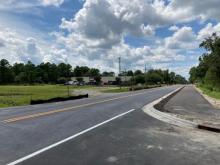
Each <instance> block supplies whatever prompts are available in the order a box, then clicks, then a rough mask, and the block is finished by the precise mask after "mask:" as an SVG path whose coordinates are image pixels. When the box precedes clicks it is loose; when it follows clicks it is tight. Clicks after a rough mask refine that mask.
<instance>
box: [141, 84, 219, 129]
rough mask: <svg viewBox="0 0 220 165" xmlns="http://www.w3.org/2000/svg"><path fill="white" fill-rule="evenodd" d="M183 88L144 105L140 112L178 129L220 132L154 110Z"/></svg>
mask: <svg viewBox="0 0 220 165" xmlns="http://www.w3.org/2000/svg"><path fill="white" fill-rule="evenodd" d="M182 88H183V87H180V88H178V89H176V90H175V91H173V92H171V93H169V94H167V95H165V96H163V97H161V98H159V99H157V100H155V101H153V102H152V103H150V104H147V105H145V106H144V107H143V108H142V110H143V111H144V112H145V113H146V114H148V115H149V116H151V117H154V118H156V119H158V120H161V121H163V122H165V123H169V124H172V125H175V126H179V127H185V128H199V129H203V130H208V131H212V132H220V129H219V128H215V127H210V126H206V125H202V124H199V123H195V122H191V121H188V120H184V119H181V118H179V117H177V116H175V114H169V113H166V112H161V111H160V110H158V109H156V108H155V106H156V105H158V104H160V103H161V102H164V100H166V99H168V98H170V97H172V96H174V95H175V94H176V93H178V92H179V91H180V90H181V89H182Z"/></svg>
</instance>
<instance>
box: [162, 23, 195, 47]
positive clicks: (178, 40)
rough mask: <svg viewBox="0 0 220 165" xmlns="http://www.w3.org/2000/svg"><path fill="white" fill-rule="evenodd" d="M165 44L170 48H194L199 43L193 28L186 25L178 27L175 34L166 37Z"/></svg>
mask: <svg viewBox="0 0 220 165" xmlns="http://www.w3.org/2000/svg"><path fill="white" fill-rule="evenodd" d="M165 46H166V48H169V49H194V48H196V47H197V46H198V44H197V42H196V35H195V34H194V32H193V30H192V28H191V27H187V26H184V27H182V28H180V29H178V30H177V31H176V32H175V33H174V34H173V36H171V37H167V38H165Z"/></svg>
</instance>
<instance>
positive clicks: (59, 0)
mask: <svg viewBox="0 0 220 165" xmlns="http://www.w3.org/2000/svg"><path fill="white" fill-rule="evenodd" d="M63 2H64V0H41V3H42V4H43V5H44V6H56V7H59V6H60V5H61V4H63Z"/></svg>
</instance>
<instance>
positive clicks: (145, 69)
mask: <svg viewBox="0 0 220 165" xmlns="http://www.w3.org/2000/svg"><path fill="white" fill-rule="evenodd" d="M144 73H145V74H144V78H145V86H147V66H146V64H145V67H144Z"/></svg>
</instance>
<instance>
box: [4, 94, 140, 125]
mask: <svg viewBox="0 0 220 165" xmlns="http://www.w3.org/2000/svg"><path fill="white" fill-rule="evenodd" d="M141 94H144V92H142V93H137V94H131V95H128V96H122V97H116V98H112V99H107V100H103V101H97V102H93V103H87V104H83V105H78V106H73V107H67V108H63V109H57V110H51V111H47V112H40V113H34V114H31V115H23V116H17V117H13V118H9V119H6V120H3V121H2V122H4V123H13V122H17V121H22V120H26V119H32V118H37V117H42V116H48V115H52V114H56V113H60V112H65V111H70V110H73V109H76V108H82V107H88V106H91V105H96V104H100V103H105V102H110V101H114V100H119V99H123V98H127V97H132V96H136V95H141Z"/></svg>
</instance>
